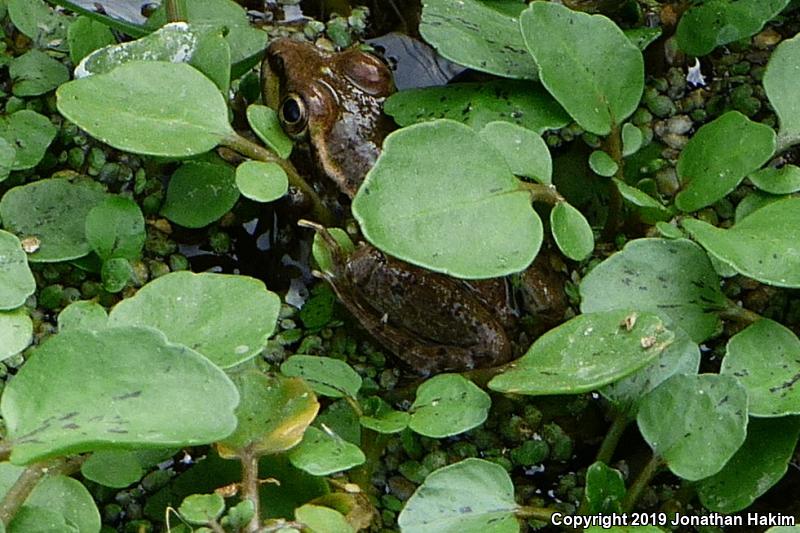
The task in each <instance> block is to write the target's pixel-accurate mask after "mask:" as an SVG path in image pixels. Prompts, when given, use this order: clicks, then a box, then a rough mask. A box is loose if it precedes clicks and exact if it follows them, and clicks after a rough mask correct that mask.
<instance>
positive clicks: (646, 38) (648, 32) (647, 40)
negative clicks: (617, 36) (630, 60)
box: [623, 27, 663, 52]
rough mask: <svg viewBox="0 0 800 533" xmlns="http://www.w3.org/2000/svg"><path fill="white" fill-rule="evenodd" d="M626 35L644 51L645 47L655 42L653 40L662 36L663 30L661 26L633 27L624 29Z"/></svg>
mask: <svg viewBox="0 0 800 533" xmlns="http://www.w3.org/2000/svg"><path fill="white" fill-rule="evenodd" d="M623 33H625V37H627V38H628V39H630V41H631V42H632V43H633V44H634V45H635V46H636V48H638V49H639V50H641V51H642V52H644V51H645V49H646V48H647V47H648V46H650V45H651V44H653V42H654V41H655V40H656V39H658V38H659V37H661V34H662V33H663V30H662V29H661V28H659V27H655V28H647V27H642V28H631V29H629V30H624V32H623Z"/></svg>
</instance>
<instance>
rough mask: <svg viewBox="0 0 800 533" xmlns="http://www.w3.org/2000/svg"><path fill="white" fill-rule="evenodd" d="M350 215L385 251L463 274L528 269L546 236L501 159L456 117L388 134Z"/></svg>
mask: <svg viewBox="0 0 800 533" xmlns="http://www.w3.org/2000/svg"><path fill="white" fill-rule="evenodd" d="M421 191H425V194H421ZM353 214H354V216H355V217H356V219H357V220H358V222H359V224H360V226H361V229H362V231H363V233H364V235H365V237H366V238H367V240H369V241H370V242H371V243H372V244H374V245H375V246H377V247H378V248H380V249H381V250H383V251H385V252H386V253H389V254H391V255H393V256H395V257H397V258H399V259H402V260H404V261H408V262H410V263H413V264H415V265H418V266H421V267H424V268H428V269H430V270H434V271H436V272H442V273H445V274H450V275H453V276H456V277H461V278H470V279H475V278H490V277H497V276H503V275H506V274H510V273H512V272H518V271H520V270H524V269H525V268H526V267H527V266H528V265H529V264H530V263H531V262H532V261H533V259H534V257H536V254H537V253H538V251H539V246H540V245H541V242H542V223H541V220H539V217H538V215H537V214H536V212H535V211H534V210H533V208H532V207H531V201H530V195H529V193H528V191H527V190H525V189H524V188H523V187H521V184H520V183H519V182H518V180H517V179H516V178H514V175H513V174H512V173H511V171H510V169H509V168H508V165H507V164H506V162H505V160H504V159H503V157H502V156H501V155H500V154H498V153H497V152H496V151H495V150H494V149H493V148H491V147H490V146H487V145H486V143H485V142H484V141H483V140H482V139H481V138H480V136H479V135H478V134H477V133H476V132H475V131H474V130H472V129H471V128H469V127H468V126H464V125H463V124H459V123H457V122H454V121H451V120H438V121H434V122H426V123H423V124H416V125H414V126H409V127H407V128H403V129H401V130H398V131H396V132H394V133H392V134H390V135H389V136H388V137H387V138H386V140H385V141H384V144H383V153H382V154H381V156H380V158H378V162H377V163H376V164H375V166H374V167H373V168H372V170H371V171H370V172H369V174H368V175H367V179H366V180H365V181H364V183H363V184H362V185H361V188H360V189H359V191H358V194H357V195H356V197H355V199H354V200H353ZM478 221H479V222H478ZM476 243H479V244H480V246H478V247H476Z"/></svg>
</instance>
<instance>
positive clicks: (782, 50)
mask: <svg viewBox="0 0 800 533" xmlns="http://www.w3.org/2000/svg"><path fill="white" fill-rule="evenodd" d="M798 62H800V36H795V37H793V38H792V39H786V40H784V41H782V42H781V43H780V44H779V45H778V47H777V48H776V49H775V51H774V52H773V53H772V55H771V56H770V58H769V63H767V70H766V72H765V73H764V82H763V83H764V91H765V92H766V93H767V98H769V103H770V104H771V105H772V107H773V108H774V109H775V114H777V115H778V119H779V121H780V128H779V130H778V149H779V150H782V149H785V148H787V147H788V146H791V145H793V144H796V143H797V142H800V94H798V92H797V91H796V90H795V88H796V87H797V83H798V81H800V74H798V72H797V64H798Z"/></svg>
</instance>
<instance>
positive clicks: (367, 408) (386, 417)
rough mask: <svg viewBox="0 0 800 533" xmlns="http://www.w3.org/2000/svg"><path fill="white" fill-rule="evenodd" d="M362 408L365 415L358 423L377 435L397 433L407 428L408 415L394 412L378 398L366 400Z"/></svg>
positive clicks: (409, 418) (402, 412) (409, 417)
mask: <svg viewBox="0 0 800 533" xmlns="http://www.w3.org/2000/svg"><path fill="white" fill-rule="evenodd" d="M363 407H364V413H365V414H364V416H361V417H360V418H359V420H358V421H359V423H360V424H361V425H362V426H363V427H365V428H367V429H371V430H372V431H377V432H378V433H384V434H391V433H399V432H400V431H403V430H404V429H406V428H407V427H408V423H409V421H410V420H411V415H410V414H408V413H406V412H404V411H395V410H394V409H392V408H391V406H390V405H389V404H388V403H386V402H385V401H383V400H382V399H380V398H378V397H372V398H368V399H367V400H366V401H365V402H364V403H363Z"/></svg>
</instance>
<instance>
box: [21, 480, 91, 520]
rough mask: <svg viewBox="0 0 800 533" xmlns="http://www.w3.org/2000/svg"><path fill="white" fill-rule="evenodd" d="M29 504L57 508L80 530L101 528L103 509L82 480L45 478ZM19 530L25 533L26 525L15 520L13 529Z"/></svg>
mask: <svg viewBox="0 0 800 533" xmlns="http://www.w3.org/2000/svg"><path fill="white" fill-rule="evenodd" d="M25 507H28V508H37V509H48V510H50V511H55V512H57V513H58V514H59V515H61V516H62V517H64V519H65V521H66V522H67V524H70V525H72V526H74V527H75V528H76V531H79V532H80V533H84V532H92V531H100V513H99V512H98V510H97V506H96V505H95V503H94V499H93V498H92V495H91V494H89V491H88V490H87V489H86V487H84V486H83V484H82V483H81V482H80V481H78V480H76V479H72V478H69V477H67V476H48V477H46V478H45V479H43V480H42V481H41V482H40V483H38V484H37V485H36V486H35V487H34V488H33V491H32V492H31V494H30V496H28V498H27V499H26V500H25V505H24V506H23V508H25ZM15 531H16V532H19V533H22V532H24V531H26V529H24V528H19V527H17V526H15V524H13V523H12V526H11V528H10V532H11V533H14V532H15ZM28 531H29V530H28ZM63 531H66V530H63Z"/></svg>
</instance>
